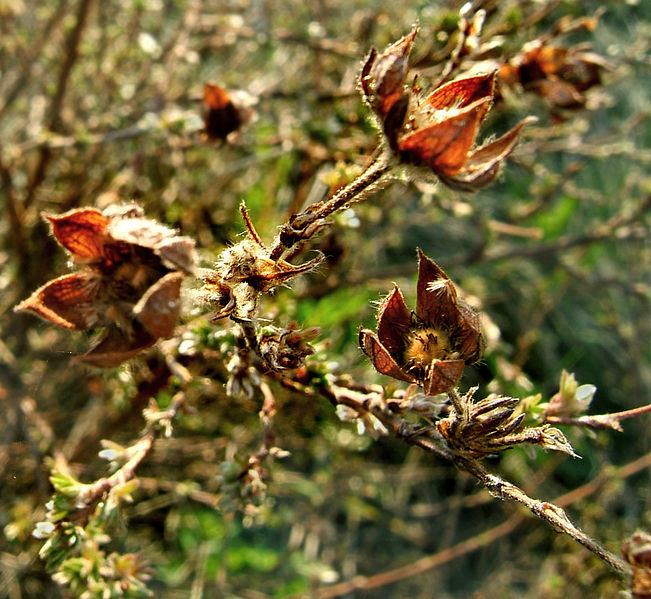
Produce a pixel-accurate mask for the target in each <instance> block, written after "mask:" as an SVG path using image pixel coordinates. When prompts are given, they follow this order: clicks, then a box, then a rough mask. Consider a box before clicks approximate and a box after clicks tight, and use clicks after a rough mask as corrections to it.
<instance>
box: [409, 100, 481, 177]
mask: <svg viewBox="0 0 651 599" xmlns="http://www.w3.org/2000/svg"><path fill="white" fill-rule="evenodd" d="M491 101H492V100H491V99H490V98H484V99H480V100H477V101H476V102H474V103H472V104H470V105H468V106H466V107H464V108H461V109H460V110H459V111H458V112H456V113H455V114H453V115H451V116H448V117H446V118H443V119H442V120H440V121H438V122H437V121H434V120H433V119H432V121H433V122H432V124H427V123H426V124H424V125H423V126H416V127H415V128H414V129H413V131H412V132H410V133H407V134H405V135H403V136H401V137H399V139H398V149H399V151H400V152H401V153H402V157H403V160H406V161H407V162H411V163H413V164H416V165H423V166H428V167H429V168H431V169H432V170H433V171H434V172H435V173H436V174H437V175H439V174H440V175H443V176H446V177H451V176H453V175H455V174H456V173H458V172H459V171H460V170H461V169H462V168H463V166H464V164H465V163H466V161H467V160H468V155H469V152H470V149H471V148H472V145H473V144H474V142H475V137H476V136H477V130H478V128H479V124H480V123H481V121H482V119H483V118H484V116H485V114H486V111H487V110H488V108H489V107H490V104H491Z"/></svg>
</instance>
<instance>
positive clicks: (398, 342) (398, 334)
mask: <svg viewBox="0 0 651 599" xmlns="http://www.w3.org/2000/svg"><path fill="white" fill-rule="evenodd" d="M411 324H412V323H411V312H410V311H409V309H408V308H407V306H406V304H405V300H404V298H403V296H402V292H401V291H400V288H399V287H398V286H397V285H394V287H393V291H391V293H389V295H387V296H386V297H385V298H384V299H383V300H382V303H381V304H380V307H379V308H378V313H377V336H378V338H379V340H380V343H382V345H383V346H384V347H385V348H386V349H387V350H388V351H389V353H390V354H391V355H394V356H400V355H402V353H403V351H404V349H405V338H406V336H407V334H408V333H409V329H410V327H411Z"/></svg>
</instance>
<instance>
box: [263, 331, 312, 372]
mask: <svg viewBox="0 0 651 599" xmlns="http://www.w3.org/2000/svg"><path fill="white" fill-rule="evenodd" d="M319 333H320V329H319V328H318V327H310V328H308V329H304V330H302V329H299V328H298V323H296V322H290V323H289V325H287V328H286V329H280V328H278V327H273V326H267V327H265V328H264V329H263V330H262V331H261V333H260V336H259V339H258V343H259V346H260V355H261V356H262V358H263V359H264V361H265V362H266V363H267V365H268V366H269V367H270V368H272V369H273V370H277V371H280V370H293V369H295V368H299V367H300V366H302V364H303V362H304V361H305V358H306V357H307V356H309V355H311V354H313V353H314V348H313V347H312V346H311V345H310V341H312V340H313V339H314V338H315V337H317V335H318V334H319Z"/></svg>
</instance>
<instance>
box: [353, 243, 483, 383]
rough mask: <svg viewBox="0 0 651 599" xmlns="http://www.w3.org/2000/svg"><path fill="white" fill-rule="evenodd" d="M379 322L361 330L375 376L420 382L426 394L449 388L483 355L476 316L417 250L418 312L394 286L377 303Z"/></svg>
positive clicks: (437, 270)
mask: <svg viewBox="0 0 651 599" xmlns="http://www.w3.org/2000/svg"><path fill="white" fill-rule="evenodd" d="M377 319H378V326H377V333H374V332H373V331H369V330H365V329H362V330H360V333H359V343H360V347H361V348H362V351H364V353H365V354H366V355H367V356H368V357H369V358H370V359H371V362H373V366H375V368H376V370H377V371H378V372H380V373H382V374H386V375H388V376H391V377H393V378H396V379H399V380H402V381H406V382H409V383H418V384H419V385H421V386H422V387H423V389H424V390H425V392H426V393H427V394H428V395H437V394H439V393H445V392H446V391H449V390H450V389H452V388H453V387H454V386H455V385H456V384H457V383H458V382H459V379H460V378H461V375H462V374H463V370H464V368H465V366H466V364H472V363H474V362H476V361H477V360H478V359H479V358H480V357H481V354H482V352H483V348H484V341H483V337H482V335H481V332H480V330H479V319H478V317H477V315H476V314H475V312H473V311H472V310H471V309H470V307H468V305H467V304H466V303H465V302H464V301H463V300H462V299H461V298H460V297H458V295H457V291H456V289H455V287H454V285H453V284H452V281H450V279H449V278H448V276H447V275H446V274H445V273H444V272H443V270H441V268H439V266H438V265H437V264H436V263H435V262H433V261H432V260H430V259H429V258H428V257H427V256H425V254H423V253H422V252H421V251H420V250H419V267H418V283H417V299H416V310H415V311H414V312H410V311H409V309H408V308H407V306H406V304H405V300H404V298H403V296H402V292H401V291H400V288H399V287H397V286H396V287H394V289H393V291H392V292H391V293H390V294H389V295H388V296H387V297H386V298H385V299H384V300H383V301H382V303H381V304H380V308H379V310H378V315H377Z"/></svg>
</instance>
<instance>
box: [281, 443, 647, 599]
mask: <svg viewBox="0 0 651 599" xmlns="http://www.w3.org/2000/svg"><path fill="white" fill-rule="evenodd" d="M649 467H651V453H648V454H646V455H644V456H642V457H641V458H638V459H637V460H634V461H633V462H630V463H628V464H625V465H624V466H620V467H619V468H616V469H615V470H612V471H610V472H609V474H608V475H605V474H604V473H601V474H599V476H597V478H595V479H594V480H592V481H590V482H589V483H586V484H585V485H582V486H581V487H578V488H576V489H574V490H573V491H570V492H569V493H566V494H564V495H559V496H558V497H556V498H555V499H554V504H555V505H557V506H567V505H570V504H571V503H574V502H576V501H579V500H580V499H584V498H586V497H588V496H590V495H592V494H593V493H596V492H597V491H598V490H599V489H600V488H601V487H603V485H604V484H606V483H607V482H608V481H609V480H614V479H615V478H617V479H619V480H621V479H624V478H628V477H630V476H633V475H634V474H637V473H638V472H640V471H641V470H644V469H646V468H649ZM525 521H526V517H525V515H524V514H523V513H522V512H517V513H515V514H513V515H512V516H511V517H510V518H508V519H507V520H505V521H504V522H502V523H501V524H498V525H497V526H494V527H493V528H489V529H487V530H484V531H482V532H480V533H479V534H477V535H475V536H473V537H470V538H469V539H466V540H464V541H461V542H459V543H457V544H456V545H453V546H452V547H448V548H447V549H443V550H442V551H439V552H437V553H434V554H432V555H427V556H425V557H422V558H420V559H418V560H416V561H414V562H412V563H410V564H406V565H404V566H401V567H399V568H394V569H393V570H387V571H386V572H382V573H380V574H376V575H374V576H356V577H355V578H353V579H352V580H346V581H343V582H340V583H338V584H333V585H330V586H327V587H324V588H320V589H316V590H315V591H313V592H312V593H311V594H310V595H309V597H310V599H332V598H334V597H341V596H342V595H347V594H349V593H352V592H353V591H356V590H364V591H367V590H370V589H376V588H379V587H382V586H386V585H388V584H393V583H395V582H398V581H400V580H404V579H406V578H412V577H413V576H416V575H418V574H422V573H424V572H427V571H428V570H431V569H433V568H436V567H438V566H442V565H443V564H446V563H449V562H451V561H452V560H454V559H457V558H459V557H461V556H463V555H466V554H468V553H471V552H473V551H477V550H478V549H481V548H482V547H486V546H488V545H490V544H492V543H494V542H495V541H497V540H498V539H500V538H503V537H505V536H507V535H509V534H511V533H512V532H513V531H514V530H516V529H517V528H518V527H519V526H520V525H521V524H522V523H523V522H525ZM305 597H307V595H303V594H300V595H292V596H291V597H290V598H289V599H304V598H305Z"/></svg>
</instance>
